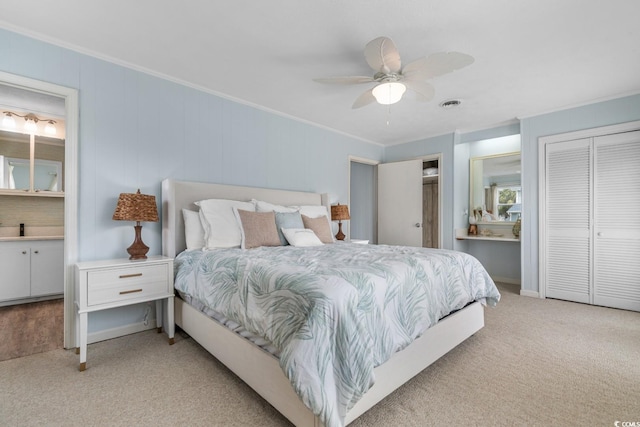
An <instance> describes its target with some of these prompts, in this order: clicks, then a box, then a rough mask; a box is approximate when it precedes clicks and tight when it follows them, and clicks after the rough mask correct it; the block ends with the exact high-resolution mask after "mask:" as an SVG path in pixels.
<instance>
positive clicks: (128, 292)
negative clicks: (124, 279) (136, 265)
mask: <svg viewBox="0 0 640 427" xmlns="http://www.w3.org/2000/svg"><path fill="white" fill-rule="evenodd" d="M136 292H142V289H132V290H130V291H120V295H126V294H134V293H136Z"/></svg>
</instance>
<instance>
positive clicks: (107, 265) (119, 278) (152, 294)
mask: <svg viewBox="0 0 640 427" xmlns="http://www.w3.org/2000/svg"><path fill="white" fill-rule="evenodd" d="M75 294H76V300H75V304H76V309H77V314H76V324H77V329H78V334H77V337H76V343H77V347H76V354H80V368H79V369H80V371H84V370H85V369H86V368H87V326H88V315H89V313H91V312H94V311H100V310H107V309H110V308H116V307H123V306H126V305H132V304H139V303H143V302H149V301H156V326H157V328H158V332H162V308H163V307H162V306H163V302H164V300H166V307H167V311H166V314H167V323H168V324H167V325H166V329H167V335H168V336H169V344H173V342H174V341H173V336H174V332H175V325H174V320H173V258H168V257H164V256H151V257H148V258H147V259H144V260H135V261H131V260H128V259H117V260H104V261H90V262H80V263H78V264H76V285H75Z"/></svg>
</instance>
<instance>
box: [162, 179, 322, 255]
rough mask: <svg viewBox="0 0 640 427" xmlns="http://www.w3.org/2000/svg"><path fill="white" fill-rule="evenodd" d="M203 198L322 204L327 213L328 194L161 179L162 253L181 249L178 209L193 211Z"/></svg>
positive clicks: (184, 244)
mask: <svg viewBox="0 0 640 427" xmlns="http://www.w3.org/2000/svg"><path fill="white" fill-rule="evenodd" d="M204 199H230V200H240V201H249V200H251V199H257V200H264V201H266V202H269V203H273V204H277V205H285V206H287V205H325V206H326V207H327V209H328V210H329V212H331V208H330V205H329V196H328V194H326V193H324V194H320V193H307V192H302V191H289V190H276V189H272V188H258V187H242V186H237V185H225V184H211V183H205V182H190V181H175V180H173V179H165V180H164V181H162V254H163V255H165V256H169V257H172V258H173V257H175V256H176V255H177V254H179V253H180V252H182V251H183V250H185V248H186V243H185V234H184V219H183V217H182V209H183V208H184V209H189V210H194V211H195V210H197V207H196V205H194V202H197V201H198V200H204Z"/></svg>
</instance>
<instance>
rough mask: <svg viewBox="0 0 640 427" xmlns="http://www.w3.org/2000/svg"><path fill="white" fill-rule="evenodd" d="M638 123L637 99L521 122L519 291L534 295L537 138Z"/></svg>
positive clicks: (639, 111)
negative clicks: (520, 269) (520, 262)
mask: <svg viewBox="0 0 640 427" xmlns="http://www.w3.org/2000/svg"><path fill="white" fill-rule="evenodd" d="M635 120H640V95H633V96H627V97H623V98H618V99H614V100H610V101H605V102H599V103H595V104H591V105H586V106H583V107H578V108H572V109H568V110H564V111H559V112H555V113H550V114H543V115H540V116H536V117H530V118H525V119H523V120H522V122H521V136H522V184H523V186H522V199H523V204H522V209H523V212H522V218H523V219H522V230H521V241H522V257H523V258H522V289H523V290H527V291H533V292H538V289H539V286H538V285H539V282H538V249H539V244H538V234H539V233H538V206H539V205H538V203H539V201H538V149H539V142H538V138H540V137H543V136H547V135H555V134H560V133H566V132H573V131H578V130H584V129H589V128H597V127H602V126H609V125H614V124H619V123H625V122H631V121H635Z"/></svg>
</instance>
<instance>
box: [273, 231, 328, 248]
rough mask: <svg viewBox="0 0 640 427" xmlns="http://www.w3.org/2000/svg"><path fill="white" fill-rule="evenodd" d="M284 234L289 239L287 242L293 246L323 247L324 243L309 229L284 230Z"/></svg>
mask: <svg viewBox="0 0 640 427" xmlns="http://www.w3.org/2000/svg"><path fill="white" fill-rule="evenodd" d="M282 234H284V237H285V238H286V239H287V242H289V244H290V245H291V246H296V247H299V248H301V247H307V246H322V245H323V244H324V243H322V242H321V241H320V239H318V236H316V233H314V232H313V230H309V229H308V228H283V229H282Z"/></svg>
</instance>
